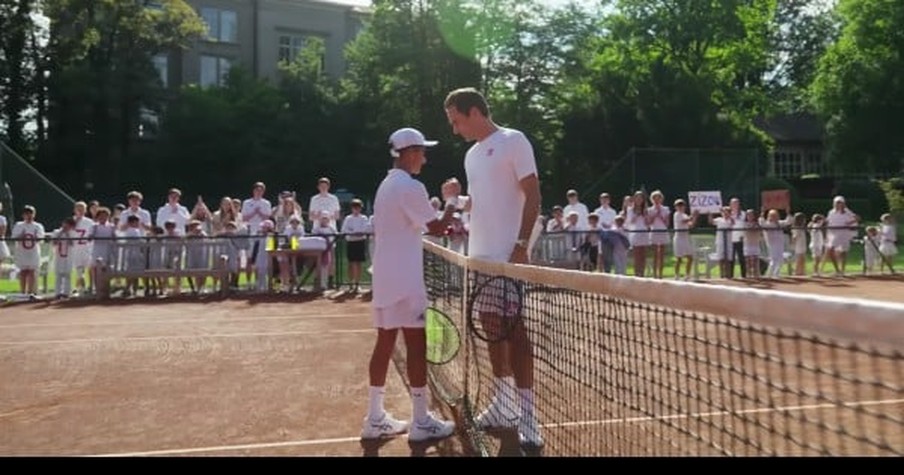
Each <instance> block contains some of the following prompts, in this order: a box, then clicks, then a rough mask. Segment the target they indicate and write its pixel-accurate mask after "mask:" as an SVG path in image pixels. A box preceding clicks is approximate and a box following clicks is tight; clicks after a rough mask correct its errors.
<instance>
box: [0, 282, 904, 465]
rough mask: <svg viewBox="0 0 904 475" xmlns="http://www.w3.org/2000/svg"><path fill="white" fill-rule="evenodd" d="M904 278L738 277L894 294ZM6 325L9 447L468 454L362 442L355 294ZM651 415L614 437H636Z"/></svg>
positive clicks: (164, 304)
mask: <svg viewBox="0 0 904 475" xmlns="http://www.w3.org/2000/svg"><path fill="white" fill-rule="evenodd" d="M902 282H904V281H902V279H901V278H900V277H876V278H861V277H851V278H845V279H824V280H814V281H809V282H803V281H790V280H789V281H788V282H784V281H771V282H763V283H755V284H745V283H742V282H733V283H732V284H733V285H751V286H758V287H761V288H762V287H767V286H768V288H774V289H781V290H789V291H806V292H813V293H821V294H827V295H835V296H850V297H860V298H874V299H879V300H894V301H899V302H900V301H904V295H902V294H904V292H901V289H902V285H901V284H902ZM0 335H2V336H0V372H2V374H4V383H5V384H4V385H3V388H2V390H0V424H2V425H3V427H4V430H3V431H2V432H0V454H3V455H159V456H211V455H243V456H277V455H278V456H320V455H324V456H362V455H365V456H412V455H414V456H421V455H426V456H437V455H440V456H457V455H468V454H469V453H468V452H467V451H466V450H465V449H464V448H463V447H462V445H461V442H460V440H459V439H458V438H457V437H453V438H450V439H447V440H445V441H441V442H439V443H433V444H409V443H408V441H407V440H406V439H405V438H404V437H398V438H395V439H391V440H386V441H381V442H379V443H365V444H362V442H361V441H360V440H359V438H358V434H359V431H360V425H361V420H362V417H363V415H364V411H365V409H366V394H367V376H366V374H367V373H366V368H367V362H368V358H369V356H370V350H371V345H372V343H373V331H372V329H371V327H370V316H369V304H368V303H366V302H363V301H361V300H358V299H350V300H344V301H343V300H328V299H316V300H310V299H308V300H304V299H298V300H294V301H285V300H280V301H277V300H276V299H275V298H259V299H238V298H236V299H230V300H202V301H198V300H193V299H189V298H183V299H168V300H155V301H143V300H140V299H139V300H132V301H120V302H116V301H114V302H110V303H108V304H104V305H100V304H95V303H91V302H69V303H33V304H19V305H12V306H6V307H2V308H0ZM538 371H542V372H545V371H544V370H543V369H540V368H538ZM541 379H545V378H542V377H541ZM404 384H405V383H404V382H403V378H401V377H400V376H399V374H398V371H397V369H396V368H390V373H389V378H388V380H387V395H386V407H387V410H389V411H390V412H392V413H394V414H395V415H397V416H400V417H406V416H408V415H409V414H410V411H411V409H410V403H409V400H408V397H407V392H406V391H407V388H405V386H404ZM566 384H567V380H566ZM540 391H541V392H542V391H543V389H540ZM586 402H587V404H588V405H591V404H594V402H593V401H586ZM581 406H582V407H587V405H584V404H581ZM437 409H439V410H442V409H443V408H437ZM578 412H581V411H578ZM584 412H586V411H584ZM444 415H445V416H446V417H452V414H450V413H448V412H445V413H444ZM626 415H628V414H624V415H623V414H617V415H616V416H617V417H622V416H626ZM577 416H580V417H579V418H588V417H589V416H588V414H583V413H581V414H576V417H577ZM568 419H572V417H568ZM648 422H649V421H642V422H640V423H639V424H628V425H626V426H624V427H622V428H621V429H619V430H616V431H614V432H612V433H610V434H609V436H610V437H614V438H616V439H617V440H618V439H620V440H625V439H624V438H631V437H634V436H642V435H644V433H645V430H644V429H643V427H644V426H643V424H645V423H648ZM548 429H554V427H548ZM622 429H624V430H625V431H627V432H624V434H621V432H622ZM559 430H570V429H569V428H568V427H562V428H561V429H559ZM550 435H551V436H552V433H551V434H550ZM566 437H567V436H566ZM569 438H570V437H569ZM572 440H573V441H574V442H575V443H579V442H578V440H579V439H572ZM502 452H506V451H504V450H500V453H502Z"/></svg>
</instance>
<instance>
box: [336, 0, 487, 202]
mask: <svg viewBox="0 0 904 475" xmlns="http://www.w3.org/2000/svg"><path fill="white" fill-rule="evenodd" d="M458 3H459V2H457V1H455V0H377V1H375V2H374V10H373V14H372V16H371V18H370V19H369V20H368V23H367V25H366V28H365V30H364V31H363V32H362V33H361V35H360V36H359V37H358V38H357V39H356V40H355V41H354V42H353V43H352V44H350V45H349V47H348V49H347V60H348V73H347V75H346V77H345V78H344V79H343V81H342V94H341V96H342V98H343V101H344V102H345V103H347V104H348V105H349V107H351V108H352V109H353V110H356V111H358V112H359V113H360V114H361V118H362V120H363V125H362V129H361V135H360V136H359V140H358V143H357V144H355V146H354V147H353V148H352V149H349V153H350V154H351V155H350V157H354V158H352V160H355V161H356V162H357V163H362V164H363V163H367V164H368V165H365V168H364V169H363V170H367V172H366V173H368V174H369V175H370V176H371V178H370V179H369V180H368V183H367V184H364V183H362V185H361V186H362V187H364V188H366V189H370V190H375V189H376V187H377V185H378V184H379V180H380V179H382V176H383V173H382V171H384V170H386V169H387V168H388V167H389V166H390V158H389V153H388V148H387V145H386V140H387V137H389V134H390V133H392V131H393V130H395V129H398V128H400V127H404V126H414V127H418V128H419V129H421V130H422V131H423V132H424V133H425V134H427V135H429V136H433V137H437V138H438V139H439V141H440V144H439V146H437V147H435V148H434V149H433V150H431V152H430V155H429V157H430V160H431V162H432V165H431V166H430V167H426V168H425V169H424V175H423V176H422V177H421V178H422V179H423V180H424V181H425V182H426V183H427V186H428V189H438V188H439V184H440V182H441V181H442V180H443V179H444V178H447V177H449V176H450V175H453V174H454V175H458V176H459V177H460V178H461V168H462V167H461V157H463V156H464V151H465V144H463V143H462V142H461V140H460V139H458V138H453V137H452V135H451V131H450V128H449V126H448V124H447V120H446V117H445V114H444V113H443V108H442V103H443V100H444V99H445V96H446V94H447V93H448V92H449V91H450V90H452V89H454V88H457V87H462V86H475V87H478V88H479V87H481V84H480V68H479V65H478V63H477V61H476V59H475V57H474V56H473V53H472V52H473V48H470V49H469V48H460V47H453V45H456V44H458V45H460V44H461V43H460V42H462V41H463V42H465V43H467V42H469V41H471V40H470V39H469V38H471V37H472V33H471V32H470V31H469V30H468V25H467V23H466V22H465V21H464V18H463V17H462V16H460V15H452V14H450V15H448V16H445V15H443V14H442V13H441V12H451V11H452V10H454V9H456V8H458ZM380 157H383V158H380ZM380 160H383V161H380ZM363 170H362V174H364V173H365V172H364V171H363Z"/></svg>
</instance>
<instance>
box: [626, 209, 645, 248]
mask: <svg viewBox="0 0 904 475" xmlns="http://www.w3.org/2000/svg"><path fill="white" fill-rule="evenodd" d="M646 219H647V217H646V216H644V215H643V214H637V213H635V212H634V208H628V211H627V212H626V213H625V230H626V231H628V241H629V242H630V243H631V247H639V246H649V245H650V233H649V231H650V228H649V227H648V226H647V221H646Z"/></svg>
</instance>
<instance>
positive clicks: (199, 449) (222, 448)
mask: <svg viewBox="0 0 904 475" xmlns="http://www.w3.org/2000/svg"><path fill="white" fill-rule="evenodd" d="M400 437H405V436H404V435H401V436H400ZM360 440H361V438H360V437H339V438H336V439H313V440H290V441H287V442H263V443H258V444H243V445H222V446H219V447H196V448H192V449H171V450H151V451H148V452H127V453H119V454H101V455H86V457H146V456H151V455H178V454H197V453H203V452H225V451H232V450H254V449H272V448H279V447H301V446H305V445H325V444H344V443H346V442H358V441H360Z"/></svg>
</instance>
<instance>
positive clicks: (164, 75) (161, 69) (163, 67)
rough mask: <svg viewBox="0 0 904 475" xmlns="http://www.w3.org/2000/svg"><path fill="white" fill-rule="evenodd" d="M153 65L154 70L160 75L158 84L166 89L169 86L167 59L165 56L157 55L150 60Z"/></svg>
mask: <svg viewBox="0 0 904 475" xmlns="http://www.w3.org/2000/svg"><path fill="white" fill-rule="evenodd" d="M151 61H153V63H154V69H156V70H157V74H159V75H160V83H161V84H163V87H164V88H166V87H168V86H169V58H168V57H167V55H165V54H158V55H155V56H154V57H153V58H151Z"/></svg>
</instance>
